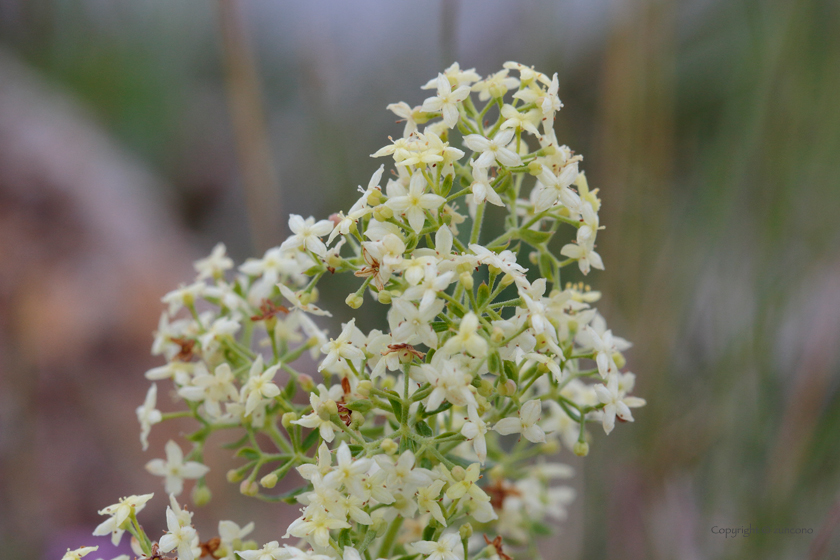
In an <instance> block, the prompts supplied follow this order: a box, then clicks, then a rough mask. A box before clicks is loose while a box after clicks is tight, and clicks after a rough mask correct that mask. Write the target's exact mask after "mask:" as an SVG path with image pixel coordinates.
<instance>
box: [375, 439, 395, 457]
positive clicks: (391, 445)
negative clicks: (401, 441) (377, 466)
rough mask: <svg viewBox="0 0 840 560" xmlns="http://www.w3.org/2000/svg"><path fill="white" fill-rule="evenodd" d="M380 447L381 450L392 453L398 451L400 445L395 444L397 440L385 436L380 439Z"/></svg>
mask: <svg viewBox="0 0 840 560" xmlns="http://www.w3.org/2000/svg"><path fill="white" fill-rule="evenodd" d="M379 447H381V448H382V451H384V452H385V453H387V454H388V455H393V454H394V453H396V452H397V451H399V449H400V446H399V445H397V442H395V441H394V440H392V439H391V438H385V439H383V440H382V443H381V444H380V445H379Z"/></svg>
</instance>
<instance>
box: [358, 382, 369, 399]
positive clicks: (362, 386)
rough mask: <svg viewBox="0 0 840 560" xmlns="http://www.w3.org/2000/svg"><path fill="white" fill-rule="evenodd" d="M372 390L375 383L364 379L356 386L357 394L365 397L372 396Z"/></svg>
mask: <svg viewBox="0 0 840 560" xmlns="http://www.w3.org/2000/svg"><path fill="white" fill-rule="evenodd" d="M371 389H373V382H372V381H371V380H370V379H362V380H361V381H359V384H358V385H356V392H357V393H358V394H359V395H361V396H363V397H368V396H370V390H371Z"/></svg>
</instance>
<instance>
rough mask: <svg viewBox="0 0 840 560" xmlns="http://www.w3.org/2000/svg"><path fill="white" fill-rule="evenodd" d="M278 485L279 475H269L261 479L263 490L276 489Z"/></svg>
mask: <svg viewBox="0 0 840 560" xmlns="http://www.w3.org/2000/svg"><path fill="white" fill-rule="evenodd" d="M276 485H277V475H276V474H274V473H268V474H267V475H265V476H264V477H262V478H261V479H260V486H262V487H263V488H274V487H275V486H276Z"/></svg>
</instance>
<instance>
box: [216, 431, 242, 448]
mask: <svg viewBox="0 0 840 560" xmlns="http://www.w3.org/2000/svg"><path fill="white" fill-rule="evenodd" d="M247 441H248V434H245V435H244V436H242V437H241V438H239V439H238V440H236V441H232V442H230V443H223V444H222V447H224V448H225V449H237V448H239V447H242V446H243V445H245V442H247Z"/></svg>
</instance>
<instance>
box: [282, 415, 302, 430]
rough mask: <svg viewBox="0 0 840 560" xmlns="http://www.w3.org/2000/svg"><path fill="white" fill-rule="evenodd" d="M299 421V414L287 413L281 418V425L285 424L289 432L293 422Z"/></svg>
mask: <svg viewBox="0 0 840 560" xmlns="http://www.w3.org/2000/svg"><path fill="white" fill-rule="evenodd" d="M297 419H298V416H297V414H295V413H294V412H287V413H285V414H284V415H283V416H281V417H280V423H281V424H283V427H284V428H286V429H287V430H288V429H290V428H291V427H292V422H294V421H295V420H297Z"/></svg>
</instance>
